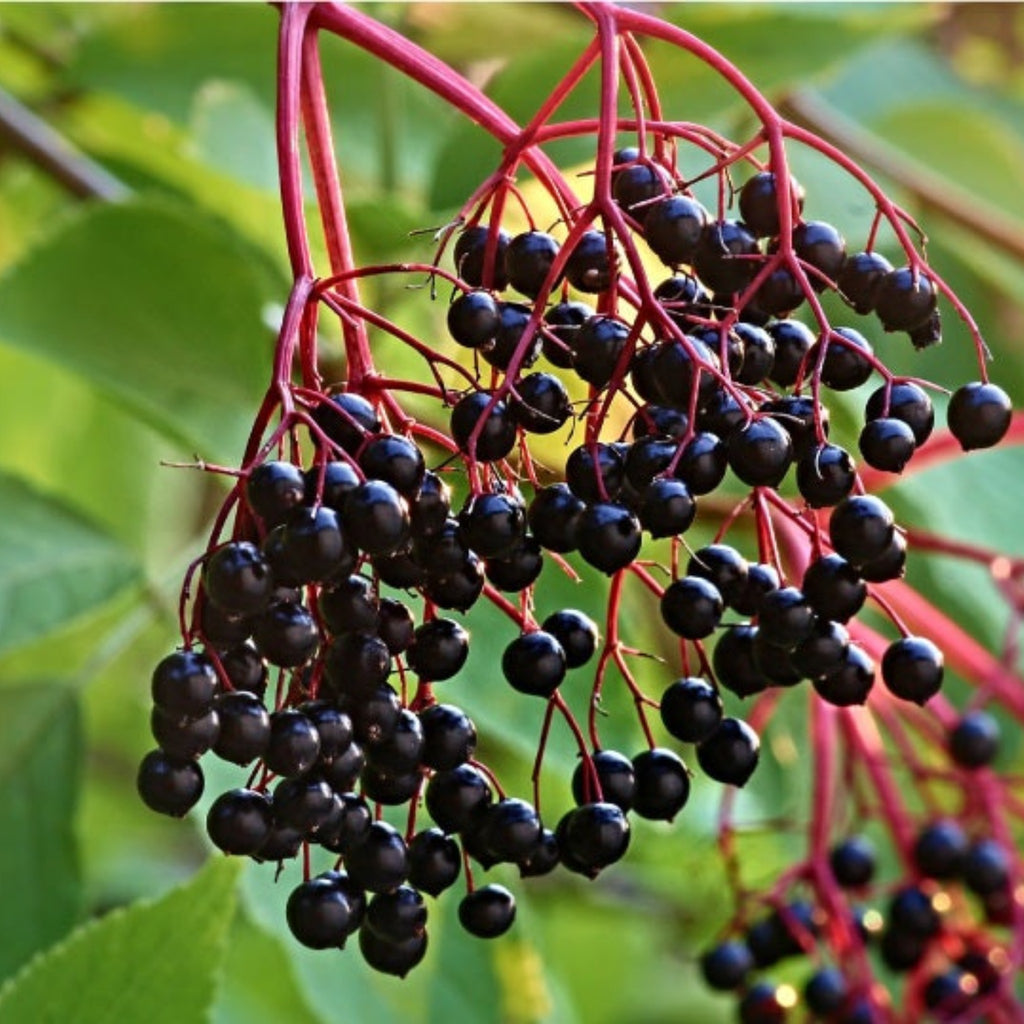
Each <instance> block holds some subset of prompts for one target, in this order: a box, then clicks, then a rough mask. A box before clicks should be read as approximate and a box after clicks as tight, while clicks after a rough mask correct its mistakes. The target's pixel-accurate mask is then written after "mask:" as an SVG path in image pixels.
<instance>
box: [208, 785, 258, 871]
mask: <svg viewBox="0 0 1024 1024" xmlns="http://www.w3.org/2000/svg"><path fill="white" fill-rule="evenodd" d="M273 821H274V818H273V811H272V810H271V805H270V799H269V798H268V797H267V795H266V794H265V793H257V792H256V791H255V790H252V789H232V790H229V791H228V792H227V793H222V794H221V795H220V796H219V797H217V799H216V800H214V802H213V806H212V807H211V808H210V810H209V812H208V813H207V815H206V832H207V834H208V835H209V837H210V840H211V841H212V842H213V845H214V846H216V847H218V848H219V849H221V850H223V851H224V852H225V853H233V854H242V855H247V854H252V853H256V852H257V851H258V850H259V848H260V847H261V846H262V845H263V843H264V842H265V841H266V839H267V836H268V835H270V829H271V826H272V825H273Z"/></svg>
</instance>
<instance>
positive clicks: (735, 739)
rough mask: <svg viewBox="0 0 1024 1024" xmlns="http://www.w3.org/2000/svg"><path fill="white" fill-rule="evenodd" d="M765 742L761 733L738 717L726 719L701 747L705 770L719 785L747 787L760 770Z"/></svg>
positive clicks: (702, 764) (700, 762)
mask: <svg viewBox="0 0 1024 1024" xmlns="http://www.w3.org/2000/svg"><path fill="white" fill-rule="evenodd" d="M760 754H761V741H760V739H759V738H758V736H757V733H756V732H754V730H753V729H751V728H750V726H749V725H747V723H746V722H743V721H741V720H740V719H738V718H723V719H722V721H721V723H720V724H719V726H718V728H717V729H715V731H714V732H713V733H712V734H711V735H710V736H709V737H708V738H707V739H706V740H704V741H703V742H701V743H699V744H698V745H697V762H698V764H700V767H701V771H703V772H704V774H705V775H707V776H708V777H709V778H712V779H714V780H715V781H716V782H721V783H724V784H726V785H730V786H743V785H744V784H745V783H746V782H747V780H748V779H749V778H750V776H751V775H753V774H754V769H755V768H756V767H757V762H758V758H759V757H760Z"/></svg>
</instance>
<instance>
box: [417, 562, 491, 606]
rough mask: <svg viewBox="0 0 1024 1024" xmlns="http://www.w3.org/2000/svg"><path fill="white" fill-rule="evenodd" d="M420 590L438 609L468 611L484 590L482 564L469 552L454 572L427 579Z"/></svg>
mask: <svg viewBox="0 0 1024 1024" xmlns="http://www.w3.org/2000/svg"><path fill="white" fill-rule="evenodd" d="M422 589H423V596H424V597H425V598H426V599H427V600H428V601H433V602H434V604H436V605H437V606H438V608H445V609H449V608H454V609H455V610H456V611H460V612H465V611H468V610H469V609H470V608H471V607H472V606H473V605H474V604H475V603H476V600H477V598H478V597H479V596H480V594H481V593H482V592H483V589H484V566H483V562H481V561H480V559H479V558H477V556H476V555H475V554H473V553H472V552H471V553H470V554H469V555H468V556H467V558H466V560H465V561H464V562H463V563H462V565H461V566H459V568H458V569H457V570H456V571H455V572H453V573H451V574H449V575H446V576H430V577H428V578H427V581H426V582H425V583H424V584H423V587H422Z"/></svg>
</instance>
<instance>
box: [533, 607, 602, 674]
mask: <svg viewBox="0 0 1024 1024" xmlns="http://www.w3.org/2000/svg"><path fill="white" fill-rule="evenodd" d="M540 628H541V629H542V630H543V631H544V632H545V633H550V634H551V636H553V637H554V638H555V639H556V640H557V641H558V642H559V644H561V646H562V650H563V651H565V666H566V668H579V667H580V666H581V665H585V664H586V663H587V662H588V661H590V659H591V658H592V657H593V656H594V652H595V651H596V650H597V640H598V632H597V625H596V624H595V623H594V622H593V620H592V619H591V618H590V617H589V616H587V615H584V613H583V612H581V611H577V610H576V609H575V608H564V609H562V610H561V611H557V612H552V614H551V615H549V616H548V617H547V618H546V619H545V620H544V621H543V622H542V623H541V627H540Z"/></svg>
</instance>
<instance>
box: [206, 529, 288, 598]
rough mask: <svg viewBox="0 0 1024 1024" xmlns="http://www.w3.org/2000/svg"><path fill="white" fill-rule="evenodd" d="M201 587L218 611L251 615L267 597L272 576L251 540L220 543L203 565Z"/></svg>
mask: <svg viewBox="0 0 1024 1024" xmlns="http://www.w3.org/2000/svg"><path fill="white" fill-rule="evenodd" d="M202 579H203V591H204V593H205V594H206V597H207V599H208V600H210V601H212V602H213V603H214V604H215V605H217V607H218V608H220V610H221V611H225V612H229V613H231V614H235V615H253V614H255V613H256V612H260V611H262V610H263V609H264V608H265V607H266V606H267V603H268V602H269V601H270V595H271V592H272V590H273V589H274V578H273V575H272V574H271V571H270V566H269V565H268V564H267V560H266V559H265V558H264V557H263V553H262V552H261V551H260V549H259V548H258V547H256V545H255V544H250V543H248V541H232V542H230V543H228V544H222V545H221V546H220V547H219V548H217V549H216V550H215V551H214V552H213V553H212V554H211V555H209V556H208V557H207V559H206V562H205V564H204V565H203V575H202Z"/></svg>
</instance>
